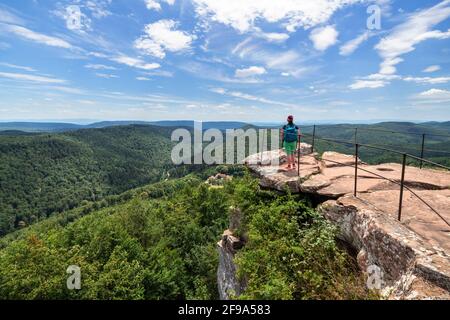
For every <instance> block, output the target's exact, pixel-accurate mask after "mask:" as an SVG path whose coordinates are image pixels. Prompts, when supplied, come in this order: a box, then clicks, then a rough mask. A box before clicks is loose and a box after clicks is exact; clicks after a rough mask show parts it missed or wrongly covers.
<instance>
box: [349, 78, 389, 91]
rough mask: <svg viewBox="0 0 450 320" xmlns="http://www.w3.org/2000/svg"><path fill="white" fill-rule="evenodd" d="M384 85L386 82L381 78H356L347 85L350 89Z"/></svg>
mask: <svg viewBox="0 0 450 320" xmlns="http://www.w3.org/2000/svg"><path fill="white" fill-rule="evenodd" d="M385 85H386V82H385V81H383V80H356V81H355V83H353V84H351V85H350V86H349V88H350V89H352V90H359V89H376V88H382V87H384V86H385Z"/></svg>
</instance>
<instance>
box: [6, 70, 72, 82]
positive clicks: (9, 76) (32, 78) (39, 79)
mask: <svg viewBox="0 0 450 320" xmlns="http://www.w3.org/2000/svg"><path fill="white" fill-rule="evenodd" d="M0 77H1V78H7V79H11V80H19V81H29V82H37V83H47V84H48V83H66V82H67V81H66V80H63V79H56V78H49V77H43V76H36V75H30V74H23V73H9V72H0Z"/></svg>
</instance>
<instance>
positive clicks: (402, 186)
mask: <svg viewBox="0 0 450 320" xmlns="http://www.w3.org/2000/svg"><path fill="white" fill-rule="evenodd" d="M356 129H357V128H356ZM356 135H357V131H356V134H355V137H356ZM303 136H305V134H300V135H299V139H298V147H297V161H298V166H297V168H298V172H297V174H298V176H299V177H300V160H301V159H300V158H301V141H302V137H303ZM316 140H322V141H327V142H332V143H341V144H346V145H351V146H354V148H355V153H354V156H355V163H354V165H348V164H345V163H340V162H337V161H333V160H329V159H327V160H324V161H328V162H334V163H337V164H341V165H344V166H354V168H355V175H354V177H355V180H354V192H353V195H354V196H355V197H356V196H357V193H358V170H361V171H365V172H368V173H370V174H373V175H374V176H377V177H379V178H382V179H385V180H388V181H390V182H392V183H394V184H397V185H399V186H400V196H399V206H398V220H399V221H401V217H402V208H403V193H404V189H406V190H408V191H409V192H411V194H413V195H414V196H415V197H416V198H418V199H419V200H420V201H421V202H422V203H423V204H425V205H426V206H427V207H428V208H429V209H430V210H431V211H433V212H434V213H435V214H436V215H437V216H438V217H439V218H440V219H441V220H442V221H444V222H445V223H446V224H447V225H448V226H449V227H450V223H449V222H448V221H447V220H446V219H445V218H444V217H443V216H442V215H441V214H440V213H439V212H438V211H436V210H435V209H434V208H433V207H432V206H431V205H430V204H429V203H427V202H426V201H425V200H424V199H423V198H422V197H420V196H419V195H418V194H417V193H416V192H415V191H414V190H412V189H411V188H409V187H408V186H406V185H405V173H406V163H407V159H408V158H412V159H414V160H419V161H421V164H423V163H428V164H430V165H433V166H436V167H439V168H441V169H445V170H449V171H450V168H449V167H447V166H444V165H442V164H438V163H436V162H433V161H430V160H427V159H424V158H423V157H417V156H414V155H411V154H408V153H405V152H400V151H397V150H393V149H389V148H385V147H381V146H378V145H369V144H363V143H358V141H357V139H356V138H355V141H354V142H350V141H344V140H338V139H330V138H320V137H318V136H317V135H316V126H314V128H313V134H312V144H311V146H312V154H311V155H307V156H314V150H315V144H316ZM422 141H423V142H424V139H423V140H422ZM361 147H364V148H369V149H376V150H381V151H386V152H391V153H395V154H399V155H401V156H402V170H401V177H400V182H398V181H395V180H393V179H390V178H387V177H383V176H382V175H380V174H377V173H375V172H371V171H369V170H366V169H364V168H362V167H360V166H359V155H360V148H361ZM422 153H423V151H422ZM421 168H422V165H421Z"/></svg>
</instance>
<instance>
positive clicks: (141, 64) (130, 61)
mask: <svg viewBox="0 0 450 320" xmlns="http://www.w3.org/2000/svg"><path fill="white" fill-rule="evenodd" d="M110 60H111V61H114V62H117V63H121V64H124V65H126V66H129V67H133V68H137V69H142V70H153V69H158V68H159V67H161V65H160V64H159V63H146V62H145V61H143V60H141V59H137V58H132V57H128V56H124V55H122V56H118V57H113V58H110Z"/></svg>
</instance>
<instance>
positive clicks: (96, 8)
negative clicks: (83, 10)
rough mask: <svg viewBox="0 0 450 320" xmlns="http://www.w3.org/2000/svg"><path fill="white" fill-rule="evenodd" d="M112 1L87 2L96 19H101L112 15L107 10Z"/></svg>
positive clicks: (96, 0)
mask: <svg viewBox="0 0 450 320" xmlns="http://www.w3.org/2000/svg"><path fill="white" fill-rule="evenodd" d="M111 2H112V0H95V1H93V0H92V1H91V0H89V1H86V7H87V8H88V9H89V10H90V11H91V13H92V15H93V16H94V18H97V19H100V18H104V17H107V16H110V15H112V13H111V12H110V11H109V10H108V9H107V7H108V5H110V4H111Z"/></svg>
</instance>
